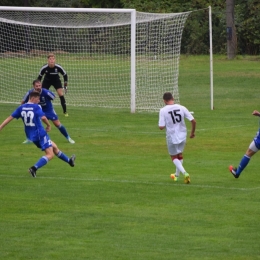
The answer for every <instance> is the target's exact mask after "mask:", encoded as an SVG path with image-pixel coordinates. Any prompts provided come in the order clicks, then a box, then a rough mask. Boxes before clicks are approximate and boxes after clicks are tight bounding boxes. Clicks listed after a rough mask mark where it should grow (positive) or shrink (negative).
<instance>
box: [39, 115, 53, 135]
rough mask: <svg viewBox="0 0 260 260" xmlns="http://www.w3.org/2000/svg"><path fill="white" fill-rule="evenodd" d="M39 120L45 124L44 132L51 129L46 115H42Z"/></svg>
mask: <svg viewBox="0 0 260 260" xmlns="http://www.w3.org/2000/svg"><path fill="white" fill-rule="evenodd" d="M41 120H42V122H43V123H44V124H45V125H46V128H45V129H46V132H50V131H51V125H50V122H49V120H48V119H47V117H46V116H42V117H41Z"/></svg>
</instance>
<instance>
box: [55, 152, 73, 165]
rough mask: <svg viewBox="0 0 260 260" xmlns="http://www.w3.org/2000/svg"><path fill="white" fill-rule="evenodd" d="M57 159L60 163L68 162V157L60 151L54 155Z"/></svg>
mask: <svg viewBox="0 0 260 260" xmlns="http://www.w3.org/2000/svg"><path fill="white" fill-rule="evenodd" d="M56 156H57V157H59V159H61V160H62V161H64V162H66V163H68V162H69V160H70V159H69V157H68V156H67V155H66V154H65V153H63V152H62V151H59V152H58V154H56Z"/></svg>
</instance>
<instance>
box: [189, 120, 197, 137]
mask: <svg viewBox="0 0 260 260" xmlns="http://www.w3.org/2000/svg"><path fill="white" fill-rule="evenodd" d="M190 122H191V132H190V138H194V137H195V129H196V121H195V119H192V120H191V121H190Z"/></svg>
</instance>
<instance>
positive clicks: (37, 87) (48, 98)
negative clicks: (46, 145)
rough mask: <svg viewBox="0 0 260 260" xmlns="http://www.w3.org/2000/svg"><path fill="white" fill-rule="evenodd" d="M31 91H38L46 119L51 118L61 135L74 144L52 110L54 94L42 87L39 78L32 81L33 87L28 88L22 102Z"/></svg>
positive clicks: (26, 99) (27, 98)
mask: <svg viewBox="0 0 260 260" xmlns="http://www.w3.org/2000/svg"><path fill="white" fill-rule="evenodd" d="M32 91H37V92H39V93H40V103H39V104H40V105H41V106H42V110H43V112H44V113H45V116H46V117H47V119H48V120H51V121H52V122H53V124H54V125H55V126H56V127H57V128H58V129H59V131H60V132H61V134H62V135H64V136H65V138H66V139H67V140H68V141H69V142H70V143H71V144H74V143H75V141H74V140H72V139H71V138H70V136H69V134H68V132H67V130H66V128H65V127H64V126H63V125H62V124H61V122H60V120H59V118H58V116H57V114H56V113H55V111H54V108H53V105H52V100H54V98H55V95H54V94H53V93H52V92H51V91H49V90H47V89H43V88H42V84H41V81H40V80H37V79H36V80H34V81H33V88H32V89H31V90H29V91H28V92H27V93H26V94H25V96H24V97H23V100H22V104H24V103H26V102H28V100H29V95H30V93H31V92H32ZM23 143H30V140H28V139H27V140H25V141H24V142H23Z"/></svg>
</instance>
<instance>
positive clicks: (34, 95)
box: [29, 91, 41, 98]
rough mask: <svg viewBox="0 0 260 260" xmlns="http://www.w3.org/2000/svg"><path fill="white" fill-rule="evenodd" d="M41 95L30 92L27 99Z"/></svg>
mask: <svg viewBox="0 0 260 260" xmlns="http://www.w3.org/2000/svg"><path fill="white" fill-rule="evenodd" d="M40 95H41V94H40V93H39V92H37V91H32V92H31V93H30V94H29V98H32V97H39V96H40Z"/></svg>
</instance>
